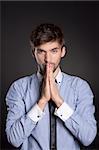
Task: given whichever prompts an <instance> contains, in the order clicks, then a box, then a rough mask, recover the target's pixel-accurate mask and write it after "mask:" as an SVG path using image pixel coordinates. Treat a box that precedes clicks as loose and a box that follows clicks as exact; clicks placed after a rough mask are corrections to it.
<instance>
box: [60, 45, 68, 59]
mask: <svg viewBox="0 0 99 150" xmlns="http://www.w3.org/2000/svg"><path fill="white" fill-rule="evenodd" d="M61 51H62V54H61V57H64V56H65V55H66V54H67V47H66V46H65V45H63V46H62V48H61Z"/></svg>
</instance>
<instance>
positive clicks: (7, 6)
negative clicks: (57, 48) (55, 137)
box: [1, 1, 99, 150]
mask: <svg viewBox="0 0 99 150" xmlns="http://www.w3.org/2000/svg"><path fill="white" fill-rule="evenodd" d="M1 4H2V5H1V6H2V7H1V8H2V12H1V17H2V18H1V25H2V28H1V29H2V30H1V32H2V35H1V37H2V45H1V48H2V51H1V58H2V64H1V71H2V72H1V79H2V80H1V104H2V107H1V108H2V111H1V115H2V122H1V148H2V150H3V149H6V150H8V149H15V148H13V147H12V146H10V144H8V142H7V139H6V134H5V123H6V115H7V110H6V105H5V95H6V93H7V90H8V89H9V86H10V85H11V83H12V82H13V81H14V80H16V79H18V78H20V77H23V76H26V75H29V74H32V73H34V72H35V70H36V63H35V61H34V59H33V58H32V56H31V49H30V45H29V36H30V33H31V30H32V28H34V27H35V26H36V25H38V24H40V23H44V22H50V23H55V24H57V25H59V26H61V28H62V30H63V31H64V34H65V40H66V44H67V47H68V54H67V56H66V57H65V58H64V59H63V60H62V62H61V66H62V70H63V71H64V72H66V73H69V74H73V75H76V76H80V77H82V78H83V79H85V80H87V81H88V82H89V83H90V86H91V88H92V90H93V92H94V95H95V98H94V104H95V106H96V113H95V117H96V120H97V121H98V120H99V92H98V90H99V79H98V78H99V47H98V46H99V45H98V44H99V41H98V39H99V30H98V28H99V3H98V2H66V1H63V2H59V1H55V2H51V1H50V2H43V1H41V2H33V1H32V2H25V1H23V2H2V3H1ZM98 141H99V133H97V137H96V138H95V140H94V142H93V143H92V144H91V145H90V146H89V147H88V148H85V147H83V148H84V149H88V150H90V149H99V144H98Z"/></svg>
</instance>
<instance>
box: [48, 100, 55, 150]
mask: <svg viewBox="0 0 99 150" xmlns="http://www.w3.org/2000/svg"><path fill="white" fill-rule="evenodd" d="M55 107H56V106H55V103H54V102H53V101H52V100H50V101H49V112H50V150H56V116H55V115H54V111H55Z"/></svg>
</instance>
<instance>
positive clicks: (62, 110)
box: [54, 102, 73, 121]
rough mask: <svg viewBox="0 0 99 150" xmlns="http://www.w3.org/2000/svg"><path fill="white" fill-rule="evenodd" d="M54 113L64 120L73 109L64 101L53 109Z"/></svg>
mask: <svg viewBox="0 0 99 150" xmlns="http://www.w3.org/2000/svg"><path fill="white" fill-rule="evenodd" d="M54 114H55V115H56V116H58V117H59V118H60V119H61V120H63V121H66V120H67V119H68V118H69V117H70V116H71V115H72V114H73V109H71V108H70V106H69V105H68V104H66V103H65V102H64V103H63V104H62V105H61V106H60V107H59V108H58V109H57V108H56V109H55V112H54Z"/></svg>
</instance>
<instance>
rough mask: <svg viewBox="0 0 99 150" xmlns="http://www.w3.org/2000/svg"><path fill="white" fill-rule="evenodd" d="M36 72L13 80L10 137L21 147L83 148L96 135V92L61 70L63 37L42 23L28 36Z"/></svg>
mask: <svg viewBox="0 0 99 150" xmlns="http://www.w3.org/2000/svg"><path fill="white" fill-rule="evenodd" d="M30 44H31V47H32V54H33V57H34V58H35V60H36V62H37V65H38V70H37V72H36V73H34V74H33V75H31V76H27V77H24V78H21V79H19V80H17V81H15V82H14V83H13V84H12V85H11V87H10V89H9V91H8V93H7V96H6V102H7V105H8V116H7V123H6V133H7V138H8V141H9V142H10V143H11V144H12V145H14V146H15V147H20V149H21V150H79V149H80V146H79V142H81V143H82V144H83V145H85V146H88V145H89V144H91V143H92V141H93V140H94V138H95V136H96V121H95V118H94V112H95V109H94V105H93V93H92V91H91V89H90V87H89V85H88V83H87V82H86V81H84V80H83V79H81V78H79V77H75V76H71V75H68V74H65V73H63V72H62V71H61V68H60V61H61V58H62V57H64V56H65V54H66V47H65V42H64V36H63V33H62V31H61V29H60V28H59V27H58V26H56V25H54V24H41V25H39V26H37V28H36V29H35V30H33V31H32V34H31V37H30Z"/></svg>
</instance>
